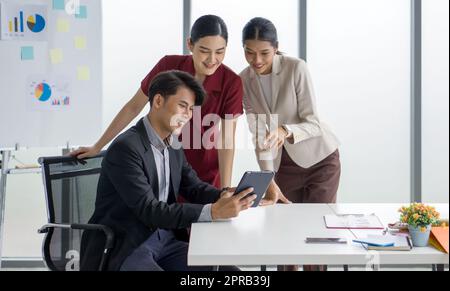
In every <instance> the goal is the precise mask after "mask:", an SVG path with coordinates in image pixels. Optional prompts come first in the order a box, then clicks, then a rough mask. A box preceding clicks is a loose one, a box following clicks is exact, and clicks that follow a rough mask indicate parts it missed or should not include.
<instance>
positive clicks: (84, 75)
mask: <svg viewBox="0 0 450 291" xmlns="http://www.w3.org/2000/svg"><path fill="white" fill-rule="evenodd" d="M77 71H78V80H80V81H89V80H90V79H91V69H90V68H89V67H87V66H79V67H78V68H77Z"/></svg>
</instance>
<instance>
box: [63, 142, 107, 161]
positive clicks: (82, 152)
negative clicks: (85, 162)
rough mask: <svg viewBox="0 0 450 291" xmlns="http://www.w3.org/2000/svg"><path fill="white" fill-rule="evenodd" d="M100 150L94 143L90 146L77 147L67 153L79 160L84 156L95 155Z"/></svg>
mask: <svg viewBox="0 0 450 291" xmlns="http://www.w3.org/2000/svg"><path fill="white" fill-rule="evenodd" d="M100 151H101V149H99V148H98V147H97V146H95V145H94V146H90V147H79V148H78V149H76V150H74V151H72V152H70V153H69V155H71V156H72V157H76V158H77V159H79V160H81V159H85V158H90V157H95V156H96V155H98V154H99V153H100Z"/></svg>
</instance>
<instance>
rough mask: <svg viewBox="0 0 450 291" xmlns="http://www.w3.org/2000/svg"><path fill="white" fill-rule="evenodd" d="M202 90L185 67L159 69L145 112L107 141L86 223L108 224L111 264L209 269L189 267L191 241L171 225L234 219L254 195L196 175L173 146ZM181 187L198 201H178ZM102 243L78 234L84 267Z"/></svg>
mask: <svg viewBox="0 0 450 291" xmlns="http://www.w3.org/2000/svg"><path fill="white" fill-rule="evenodd" d="M205 94H206V93H205V92H204V90H203V88H202V86H201V85H200V84H199V83H198V82H197V81H196V80H195V79H194V78H193V77H192V76H191V75H189V74H187V73H183V72H180V71H169V72H165V73H161V74H159V75H158V76H157V77H155V79H154V80H153V82H152V84H151V85H150V88H149V94H148V96H149V101H150V104H151V110H150V113H149V114H148V116H146V117H144V118H143V119H142V120H140V121H139V122H138V123H137V125H136V126H134V127H132V128H131V129H129V130H128V131H126V132H125V133H123V134H122V135H120V136H119V137H118V138H117V139H116V140H115V141H114V142H113V143H112V144H111V146H110V147H109V149H108V151H107V153H106V156H105V158H104V160H103V164H102V171H101V175H100V180H99V184H98V191H97V200H96V205H95V211H94V214H93V216H92V218H91V219H90V221H89V223H94V224H104V225H107V226H109V227H111V228H112V229H113V231H114V233H115V238H116V241H115V245H114V248H113V250H112V251H111V254H110V259H109V262H107V269H108V270H123V271H164V270H167V271H191V270H206V271H207V270H212V268H211V267H188V266H187V251H188V244H187V243H186V242H183V241H180V240H178V239H177V238H176V236H175V233H174V231H175V230H180V229H185V228H187V227H189V226H190V225H191V224H192V223H194V222H207V221H214V220H218V219H226V218H231V217H236V216H237V215H238V214H239V212H240V211H242V210H245V209H248V208H249V207H250V206H251V205H252V203H253V200H254V199H255V198H256V197H255V195H253V196H250V197H246V196H247V195H248V194H249V193H251V192H252V191H253V189H247V190H245V191H243V192H241V193H239V194H238V195H234V196H233V193H232V190H224V191H221V190H219V189H216V188H214V187H213V186H211V185H209V184H207V183H204V182H202V181H200V180H199V178H198V177H197V174H196V173H195V171H194V170H192V168H191V166H190V165H189V164H188V163H187V161H186V158H185V156H184V153H183V149H175V148H174V147H172V142H173V137H172V136H173V135H177V134H179V133H180V132H181V129H182V127H183V126H184V125H185V124H186V123H187V122H188V121H189V120H190V119H191V118H192V110H193V107H194V106H200V105H201V104H202V103H203V100H204V97H205ZM179 193H182V195H183V196H185V198H186V199H187V200H188V201H191V202H192V203H195V204H190V203H183V204H179V203H177V202H176V201H177V196H178V195H179ZM103 242H104V239H103V237H102V234H99V233H97V232H86V233H85V234H84V235H83V239H82V246H81V269H82V270H94V269H96V267H97V266H98V265H99V261H100V258H101V254H102V248H103ZM228 269H229V270H237V268H233V267H229V268H228Z"/></svg>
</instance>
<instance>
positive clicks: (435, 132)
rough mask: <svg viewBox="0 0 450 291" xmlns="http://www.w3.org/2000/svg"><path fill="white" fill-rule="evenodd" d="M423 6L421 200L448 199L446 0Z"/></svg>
mask: <svg viewBox="0 0 450 291" xmlns="http://www.w3.org/2000/svg"><path fill="white" fill-rule="evenodd" d="M422 5H423V6H422V9H423V91H422V95H423V103H422V114H423V127H422V130H423V136H422V138H423V139H422V141H423V156H422V163H423V165H422V175H423V179H422V182H423V185H422V193H423V200H424V201H431V202H447V203H448V200H449V186H448V176H449V173H448V169H449V156H448V153H449V146H448V142H449V136H448V132H449V128H448V125H449V119H448V117H449V111H448V108H449V104H448V101H449V89H448V80H449V75H448V72H449V66H448V63H449V59H448V54H449V39H448V35H449V22H448V19H449V15H448V14H449V7H448V6H449V1H448V0H425V1H422Z"/></svg>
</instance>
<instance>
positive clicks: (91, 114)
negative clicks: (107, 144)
mask: <svg viewBox="0 0 450 291" xmlns="http://www.w3.org/2000/svg"><path fill="white" fill-rule="evenodd" d="M0 2H1V3H2V6H1V7H2V9H4V7H7V8H11V7H13V6H14V5H16V6H21V7H26V6H24V5H46V6H47V7H46V9H47V15H46V18H47V19H46V27H45V30H46V31H45V33H46V39H45V40H39V41H37V40H27V39H20V38H19V39H13V40H0V149H5V148H13V147H14V146H15V145H16V144H17V143H18V144H19V145H20V146H24V147H60V146H65V145H67V143H70V145H72V146H73V145H83V144H88V145H89V144H92V143H94V142H95V141H96V140H97V139H98V137H99V136H100V134H101V130H102V74H101V73H102V29H101V27H102V18H101V15H102V14H101V1H100V0H80V1H79V3H80V7H81V8H82V9H80V10H77V12H78V14H76V15H73V13H72V12H71V11H70V9H69V10H67V11H69V13H68V12H67V11H66V10H65V9H61V5H68V6H69V4H71V3H69V2H74V1H73V0H0ZM74 3H76V2H74ZM5 4H6V5H5ZM29 7H31V6H29ZM10 10H11V9H10ZM23 10H24V11H25V14H27V10H26V9H23ZM11 14H13V12H11ZM21 14H22V15H21V16H24V17H23V18H24V19H25V22H26V21H27V19H30V18H28V17H29V15H23V14H24V13H21ZM28 14H29V13H28ZM13 16H14V15H13ZM8 17H10V16H8ZM11 19H14V18H13V17H12V16H11ZM9 21H10V20H9V19H7V22H6V23H10V22H9ZM27 24H28V27H27V26H26V25H27ZM19 26H20V24H19ZM11 27H12V29H15V28H14V25H12V26H8V27H7V28H6V29H11ZM4 28H5V27H2V28H1V29H2V30H4ZM16 28H17V27H16ZM27 28H29V29H31V28H32V26H30V25H29V23H27V22H26V23H25V29H27ZM42 32H43V33H44V31H42ZM30 50H31V52H30Z"/></svg>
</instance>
